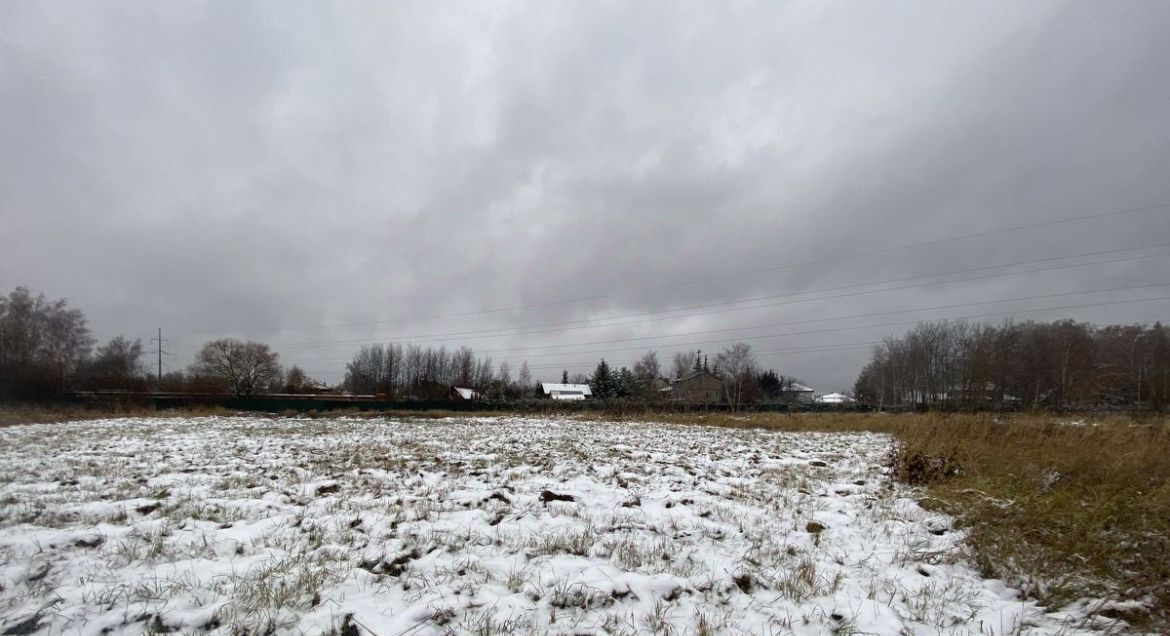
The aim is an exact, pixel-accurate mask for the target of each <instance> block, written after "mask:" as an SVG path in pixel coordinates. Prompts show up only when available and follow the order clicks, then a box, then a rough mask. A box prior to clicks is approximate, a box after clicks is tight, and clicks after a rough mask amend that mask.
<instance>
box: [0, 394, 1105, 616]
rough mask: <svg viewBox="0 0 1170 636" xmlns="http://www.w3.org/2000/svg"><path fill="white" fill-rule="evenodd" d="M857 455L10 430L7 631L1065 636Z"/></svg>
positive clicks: (762, 448) (433, 433)
mask: <svg viewBox="0 0 1170 636" xmlns="http://www.w3.org/2000/svg"><path fill="white" fill-rule="evenodd" d="M891 443H892V442H891V440H890V439H889V438H887V437H884V436H880V435H872V434H830V433H823V434H822V433H776V432H764V431H753V430H731V429H716V428H704V427H691V426H677V425H676V426H672V425H661V424H628V423H621V424H611V423H602V422H586V421H576V420H551V419H516V418H453V419H449V420H439V421H425V422H418V421H411V420H405V421H396V420H368V419H361V420H350V419H309V420H303V419H268V418H218V417H208V418H195V419H122V420H102V421H90V422H78V423H70V424H61V425H29V426H17V427H10V428H5V429H0V632H3V633H34V632H40V633H50V632H51V633H62V632H68V633H79V634H121V633H125V634H130V633H142V632H144V631H151V632H168V631H182V632H194V633H202V632H211V633H241V632H243V633H254V632H266V631H273V630H274V631H275V632H277V633H309V634H321V633H340V634H363V633H373V634H378V635H380V636H390V635H395V634H432V633H447V632H456V633H483V634H492V633H549V632H552V633H572V634H578V633H581V634H588V633H614V634H632V633H676V634H688V633H689V634H712V633H752V634H758V633H797V634H848V633H870V634H949V633H956V634H963V633H982V634H1013V633H1075V632H1076V631H1077V629H1084V628H1085V626H1080V627H1078V628H1077V629H1074V628H1073V627H1072V626H1070V625H1068V624H1066V622H1067V621H1066V622H1062V621H1061V620H1060V617H1058V616H1056V615H1046V614H1045V613H1044V612H1043V611H1042V610H1041V609H1039V608H1038V607H1036V606H1035V605H1034V604H1032V603H1029V602H1026V601H1022V600H1020V599H1019V598H1018V595H1017V594H1016V593H1015V592H1014V591H1013V590H1010V589H1007V588H1006V587H1005V586H1003V585H1002V584H1001V583H999V582H997V581H987V580H983V579H982V578H980V576H979V575H978V574H977V573H976V572H974V571H973V570H972V568H971V567H970V566H969V565H967V564H965V563H964V562H963V560H962V558H961V551H960V544H961V538H962V537H961V533H959V532H955V531H952V529H951V526H950V519H949V518H947V517H944V516H940V515H938V514H934V513H930V512H927V511H925V510H923V509H922V508H920V507H919V506H918V505H917V504H916V503H915V502H914V500H913V499H912V498H911V495H912V494H913V493H911V492H909V491H906V490H903V489H901V488H899V487H895V486H894V485H893V484H892V483H891V481H890V479H889V477H888V476H887V474H886V472H887V471H886V469H885V468H884V466H883V464H884V461H885V457H886V455H887V454H888V452H889V450H890V445H891Z"/></svg>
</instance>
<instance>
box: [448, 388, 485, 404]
mask: <svg viewBox="0 0 1170 636" xmlns="http://www.w3.org/2000/svg"><path fill="white" fill-rule="evenodd" d="M447 397H448V398H449V399H451V400H454V401H456V402H459V401H464V400H466V401H471V400H482V399H483V395H481V394H480V392H479V391H476V390H475V389H468V388H465V387H461V386H453V387H451V393H450V394H448V396H447Z"/></svg>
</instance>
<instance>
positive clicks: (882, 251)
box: [188, 203, 1170, 334]
mask: <svg viewBox="0 0 1170 636" xmlns="http://www.w3.org/2000/svg"><path fill="white" fill-rule="evenodd" d="M1167 208H1170V203H1159V204H1156V205H1149V206H1143V207H1136V208H1126V209H1121V210H1113V211H1109V212H1101V213H1096V214H1086V215H1081V216H1075V217H1068V218H1063V219H1053V220H1049V221H1038V222H1035V223H1027V224H1022V225H1015V226H1011V227H1005V228H999V229H995V230H986V231H981V232H972V233H968V234H961V235H957V236H950V237H946V238H941V239H934V240H930V241H921V242H918V243H909V244H904V245H898V246H893V247H886V248H881V249H876V250H869V251H865V252H856V253H853V254H843V255H838V256H830V257H826V258H820V259H815V260H811V261H803V262H798V263H787V264H783V265H776V266H772V267H764V268H759V269H754V270H748V271H741V272H735V273H730V274H722V275H719V276H712V277H707V278H699V279H692V280H687V281H680V282H675V283H668V284H664V285H655V286H651V287H642V288H637V289H630V290H625V291H617V292H609V293H605V294H596V295H592V296H580V297H576V298H566V299H561V300H555V301H548V302H543V303H533V304H528V305H517V306H513V307H499V308H494V309H484V310H478V311H472V312H462V313H453V314H435V315H430V316H417V317H413V318H396V319H390V320H374V321H364V322H351V323H335V324H325V325H312V326H301V327H279V328H272V329H243V330H229V329H218V330H211V331H208V330H191V331H189V332H188V333H193V334H208V333H227V332H236V331H242V332H247V333H273V332H281V331H303V330H311V329H326V328H336V327H357V326H369V325H385V324H395V323H402V322H415V321H422V320H436V319H440V318H463V317H470V316H482V315H487V314H494V313H503V312H509V311H520V310H524V309H536V308H541V307H551V306H556V305H565V304H570V303H576V302H584V301H589V300H600V299H605V298H616V297H620V296H628V295H633V294H643V293H648V292H653V291H661V290H664V289H677V288H679V287H686V286H690V285H698V284H703V283H710V282H717V281H722V280H731V279H735V278H742V277H747V276H756V275H759V274H764V273H772V272H778V271H783V270H787V269H795V268H799V267H808V266H811V265H823V264H826V263H832V262H839V261H844V260H852V259H857V258H864V257H868V256H876V255H879V254H888V253H893V252H899V251H903V250H909V249H916V248H920V247H927V246H930V245H943V244H947V243H954V242H957V241H964V240H968V239H973V238H985V237H988V236H998V235H1001V234H1007V233H1011V232H1019V231H1023V230H1032V229H1039V228H1043V227H1052V226H1055V225H1063V224H1068V223H1077V222H1081V221H1088V220H1093V219H1102V218H1109V217H1114V216H1121V215H1128V214H1140V213H1146V212H1153V211H1156V210H1164V209H1167Z"/></svg>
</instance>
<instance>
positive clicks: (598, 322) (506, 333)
mask: <svg viewBox="0 0 1170 636" xmlns="http://www.w3.org/2000/svg"><path fill="white" fill-rule="evenodd" d="M1168 246H1170V243H1163V244H1157V245H1146V246H1141V247H1131V248H1121V249H1116V250H1104V251H1098V252H1089V253H1084V254H1074V255H1069V256H1058V257H1051V258H1044V259H1035V260H1030V261H1021V262H1016V263H1008V264H1003V265H990V266H983V267H976V268H969V269H961V270H953V271H950V272H943V273H935V274H926V275H920V276H911V277H902V278H894V279H887V280H882V281H874V282H867V283H854V284H850V285H842V286H835V287H825V288H820V289H813V290H807V291H803V292H785V293H781V294H771V295H766V296H758V297H755V298H750V299H742V300H733V301H722V302H717V303H703V304H699V305H692V306H689V307H683V308H678V309H669V310H662V311H655V312H640V313H634V314H627V315H625V316H616V317H612V318H604V319H595V320H572V321H563V322H554V323H543V324H531V325H522V326H516V327H500V328H493V329H478V330H468V331H455V332H446V333H429V334H413V335H407V336H398V337H395V338H374V339H370V338H362V339H345V340H322V341H315V342H276V343H270V344H271V346H273V347H280V348H303V347H321V346H352V345H361V344H376V343H381V342H407V341H413V340H428V339H434V338H460V339H462V340H478V339H483V338H493V337H514V336H522V335H539V334H547V333H560V332H563V331H575V330H580V329H598V328H604V327H620V326H625V325H631V324H639V323H644V322H649V321H651V320H655V319H654V318H647V317H649V316H658V317H659V318H658V319H660V318H661V317H665V316H668V315H670V314H677V313H683V312H690V311H693V310H696V309H707V308H712V307H727V306H728V305H735V304H742V303H748V302H761V301H767V300H779V299H784V300H781V301H780V302H769V303H766V304H760V305H753V306H750V307H733V308H728V309H719V310H715V311H704V312H697V313H689V314H687V316H686V317H688V318H689V317H695V316H708V315H713V314H721V313H729V312H736V311H751V310H756V309H766V308H770V307H777V306H782V305H792V304H803V303H809V302H817V301H821V300H835V299H840V298H851V297H857V296H863V295H870V294H882V293H888V292H893V291H901V290H906V289H915V288H920V287H927V286H933V285H947V284H953V283H964V282H973V281H980V280H989V279H993V278H1002V277H1005V276H1019V275H1021V274H1033V273H1043V272H1049V271H1059V270H1065V269H1071V268H1077V267H1089V266H1093V265H1105V264H1112V263H1120V262H1128V261H1134V260H1142V259H1148V258H1160V257H1166V256H1170V254H1168V253H1158V254H1142V255H1137V256H1130V257H1125V258H1118V259H1110V260H1097V261H1091V262H1087V263H1071V264H1065V265H1057V266H1052V267H1044V268H1034V269H1029V270H1024V271H1019V272H1003V273H998V274H990V275H986V276H972V277H967V278H963V279H959V280H944V281H935V282H930V283H918V284H913V285H902V286H899V287H890V288H884V289H873V290H862V291H855V292H850V293H845V294H836V295H831V296H819V297H815V298H793V297H795V296H804V295H808V294H817V293H823V292H830V291H838V290H846V289H856V288H858V287H867V286H872V285H886V284H890V283H897V282H905V281H910V280H921V279H926V278H936V277H940V276H953V275H957V274H964V273H970V272H978V271H986V270H988V269H1001V268H1004V267H1018V266H1021V265H1032V264H1039V263H1044V262H1052V261H1056V260H1068V259H1072V258H1084V257H1088V256H1101V255H1106V254H1112V253H1118V252H1127V251H1134V250H1142V249H1152V248H1157V247H1168ZM1086 293H1087V292H1086ZM626 318H635V319H633V320H626ZM613 321H618V322H613ZM553 327H556V328H553ZM525 330H527V331H525ZM559 346H572V345H559Z"/></svg>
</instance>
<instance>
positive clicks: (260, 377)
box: [191, 338, 281, 396]
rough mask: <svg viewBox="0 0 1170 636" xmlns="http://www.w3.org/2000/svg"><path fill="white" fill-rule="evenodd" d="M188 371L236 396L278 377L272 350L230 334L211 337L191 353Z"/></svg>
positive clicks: (277, 365)
mask: <svg viewBox="0 0 1170 636" xmlns="http://www.w3.org/2000/svg"><path fill="white" fill-rule="evenodd" d="M191 372H192V374H195V375H200V376H204V377H210V378H214V379H216V380H218V381H219V382H220V383H221V385H222V386H223V387H224V388H226V389H228V390H230V391H231V392H232V393H234V394H235V395H237V396H246V395H252V394H253V393H255V392H256V391H257V390H259V389H263V388H265V387H267V386H269V385H271V384H273V383H276V382H279V381H280V377H281V369H280V363H279V362H278V356H277V354H276V352H274V351H272V349H271V348H269V346H268V345H266V344H262V343H259V342H251V341H248V342H244V341H241V340H236V339H234V338H222V339H219V340H212V341H211V342H208V343H207V344H205V345H203V348H202V349H200V350H199V353H198V354H196V356H195V364H194V365H192V367H191Z"/></svg>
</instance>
